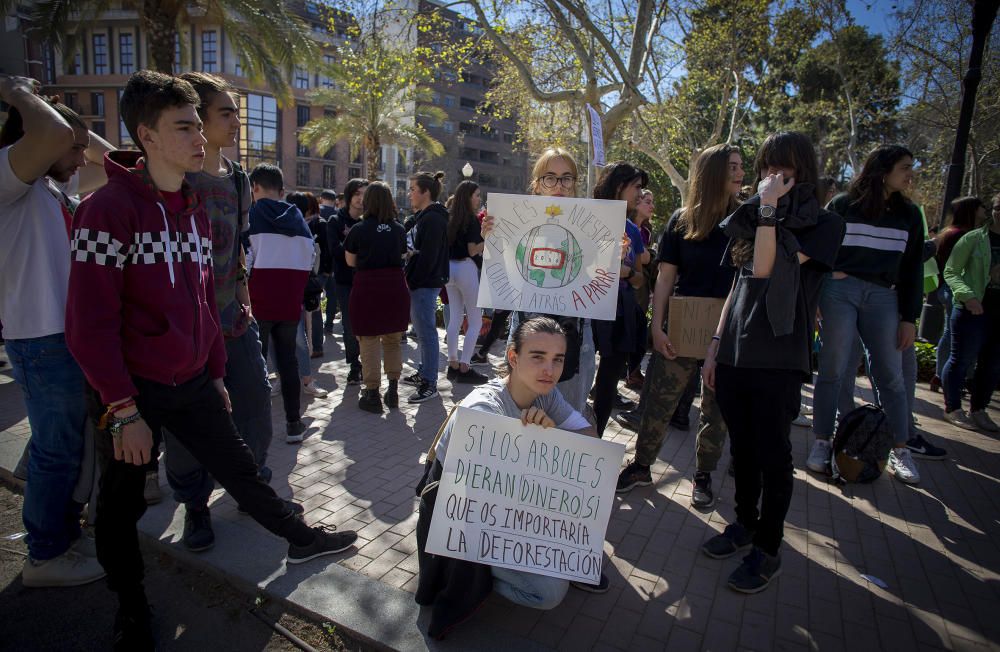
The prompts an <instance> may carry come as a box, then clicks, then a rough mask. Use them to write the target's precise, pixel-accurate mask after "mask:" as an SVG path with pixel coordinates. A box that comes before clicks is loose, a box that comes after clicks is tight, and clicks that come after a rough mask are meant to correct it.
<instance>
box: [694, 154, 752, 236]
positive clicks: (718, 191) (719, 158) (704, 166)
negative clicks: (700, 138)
mask: <svg viewBox="0 0 1000 652" xmlns="http://www.w3.org/2000/svg"><path fill="white" fill-rule="evenodd" d="M733 153H736V154H739V153H740V150H739V149H738V148H736V147H733V146H732V145H725V144H723V145H715V146H713V147H709V148H708V149H706V150H705V151H703V152H702V153H701V154H699V155H698V158H697V159H696V160H695V162H694V166H693V167H692V168H691V180H690V182H689V183H688V196H687V203H686V204H684V210H683V211H682V212H681V216H680V221H681V223H682V224H683V225H684V239H685V240H704V239H705V238H707V237H708V236H709V235H711V233H712V231H713V230H714V229H715V227H717V226H718V225H719V222H721V221H722V220H723V219H725V217H726V215H729V214H730V213H732V212H733V211H734V210H736V207H737V206H738V205H739V202H738V201H737V200H736V197H735V196H734V195H733V193H731V192H730V191H729V188H730V174H729V157H730V155H732V154H733Z"/></svg>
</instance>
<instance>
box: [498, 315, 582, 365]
mask: <svg viewBox="0 0 1000 652" xmlns="http://www.w3.org/2000/svg"><path fill="white" fill-rule="evenodd" d="M539 333H542V334H544V335H562V336H563V337H565V336H566V331H565V330H563V327H562V326H560V325H559V322H557V321H556V320H555V319H552V318H551V317H532V318H531V319H526V320H524V321H522V322H521V323H519V324H518V325H517V328H515V329H514V334H513V335H512V336H511V338H510V343H509V344H508V345H507V349H506V350H505V351H504V355H503V363H502V364H501V365H500V367H499V369H497V375H498V376H500V377H504V376H509V375H510V372H511V368H510V360H509V358H508V355H509V354H510V351H512V350H513V351H514V352H516V353H518V354H520V353H521V347H522V346H523V345H524V340H525V338H527V337H528V336H529V335H537V334H539Z"/></svg>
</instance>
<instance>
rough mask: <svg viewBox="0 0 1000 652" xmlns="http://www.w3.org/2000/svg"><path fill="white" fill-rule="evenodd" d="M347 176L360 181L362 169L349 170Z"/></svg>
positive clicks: (353, 168) (352, 168)
mask: <svg viewBox="0 0 1000 652" xmlns="http://www.w3.org/2000/svg"><path fill="white" fill-rule="evenodd" d="M347 176H349V177H351V178H352V179H360V178H361V168H355V167H351V168H347Z"/></svg>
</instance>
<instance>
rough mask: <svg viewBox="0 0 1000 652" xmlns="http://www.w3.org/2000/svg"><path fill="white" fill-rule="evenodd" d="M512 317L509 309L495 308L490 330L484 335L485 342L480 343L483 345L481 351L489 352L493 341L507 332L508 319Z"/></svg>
mask: <svg viewBox="0 0 1000 652" xmlns="http://www.w3.org/2000/svg"><path fill="white" fill-rule="evenodd" d="M509 318H510V311H509V310H495V311H494V312H493V321H492V322H490V330H489V331H488V332H487V333H486V336H485V337H483V342H482V344H480V347H482V348H481V349H480V350H481V351H486V352H489V350H490V347H491V346H493V343H494V342H496V341H497V339H499V337H500V336H501V335H503V334H504V333H506V332H507V321H508V319H509Z"/></svg>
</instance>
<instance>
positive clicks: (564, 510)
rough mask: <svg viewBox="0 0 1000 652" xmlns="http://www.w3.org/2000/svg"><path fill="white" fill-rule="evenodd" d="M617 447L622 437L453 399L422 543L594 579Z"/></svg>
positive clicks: (473, 557) (457, 554) (434, 549)
mask: <svg viewBox="0 0 1000 652" xmlns="http://www.w3.org/2000/svg"><path fill="white" fill-rule="evenodd" d="M624 455H625V447H624V446H623V445H622V444H618V443H614V442H610V441H605V440H602V439H597V438H596V437H587V436H585V435H580V434H577V433H572V432H567V431H565V430H558V429H556V428H544V429H543V428H541V427H540V426H534V425H531V426H527V427H525V426H523V425H521V422H520V421H519V420H518V419H511V418H509V417H503V416H498V415H496V414H492V413H490V412H482V411H480V410H470V409H468V408H461V407H460V408H459V409H458V410H457V412H456V414H455V422H454V427H453V428H452V432H451V436H450V438H449V440H448V450H447V454H446V455H445V461H444V473H443V474H442V476H441V482H440V484H439V485H438V493H437V500H436V502H435V504H434V517H433V518H432V519H431V527H430V531H429V532H428V535H427V548H426V549H427V552H429V553H432V554H435V555H444V556H446V557H454V558H457V559H465V560H468V561H474V562H478V563H482V564H487V565H489V566H501V567H503V568H510V569H514V570H520V571H527V572H529V573H538V574H539V575H548V576H551V577H561V578H564V579H568V580H581V581H584V582H590V583H593V582H597V581H599V580H600V577H601V562H602V559H603V551H604V534H605V531H606V530H607V528H608V519H609V518H610V517H611V508H612V505H613V504H614V502H613V497H614V495H615V483H616V482H617V481H618V470H619V468H620V467H621V463H622V457H623V456H624Z"/></svg>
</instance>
